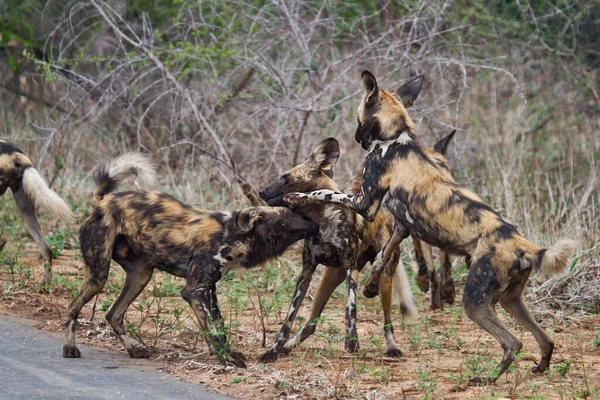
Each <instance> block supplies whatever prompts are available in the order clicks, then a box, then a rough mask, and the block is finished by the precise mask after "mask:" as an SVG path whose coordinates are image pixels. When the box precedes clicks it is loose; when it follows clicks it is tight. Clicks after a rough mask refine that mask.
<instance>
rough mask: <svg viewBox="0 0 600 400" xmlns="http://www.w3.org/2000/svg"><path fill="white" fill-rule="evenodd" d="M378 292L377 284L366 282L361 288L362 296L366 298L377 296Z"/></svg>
mask: <svg viewBox="0 0 600 400" xmlns="http://www.w3.org/2000/svg"><path fill="white" fill-rule="evenodd" d="M378 294H379V284H367V286H365V288H364V290H363V296H365V297H366V298H367V299H372V298H373V297H377V295H378Z"/></svg>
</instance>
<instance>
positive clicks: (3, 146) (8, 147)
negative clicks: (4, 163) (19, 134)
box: [0, 142, 24, 155]
mask: <svg viewBox="0 0 600 400" xmlns="http://www.w3.org/2000/svg"><path fill="white" fill-rule="evenodd" d="M14 153H21V154H24V153H23V151H22V150H21V149H20V148H18V147H17V146H15V145H14V144H12V143H10V142H0V155H2V154H7V155H10V154H14Z"/></svg>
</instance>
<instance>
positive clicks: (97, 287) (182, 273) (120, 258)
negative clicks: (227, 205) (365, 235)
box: [63, 153, 318, 367]
mask: <svg viewBox="0 0 600 400" xmlns="http://www.w3.org/2000/svg"><path fill="white" fill-rule="evenodd" d="M128 175H136V176H137V177H138V178H139V179H140V181H141V182H143V183H146V184H151V183H153V182H154V181H155V174H154V168H153V166H152V165H151V163H150V162H149V161H148V160H147V159H146V158H145V157H144V156H143V155H141V154H139V153H130V154H126V155H124V156H122V157H120V158H118V159H116V160H114V161H113V162H112V163H110V164H109V165H102V166H101V167H100V168H98V169H97V170H96V172H95V174H94V180H95V182H96V189H95V191H94V196H93V197H92V200H91V213H90V216H89V217H88V218H87V219H86V220H85V222H84V223H83V225H82V227H81V230H80V232H79V242H80V245H81V253H82V255H83V259H84V262H85V266H86V269H87V276H86V280H85V282H84V285H83V288H82V289H81V292H80V293H79V295H78V296H77V297H76V298H75V300H73V302H72V303H71V305H70V306H69V312H68V316H67V321H66V324H65V326H66V327H67V340H66V343H65V345H64V347H63V357H68V358H77V357H80V355H81V353H80V352H79V350H78V349H77V347H76V345H75V326H76V324H77V317H78V316H79V312H80V311H81V308H82V307H83V306H84V305H85V304H86V303H87V302H88V301H90V300H91V299H92V298H93V297H94V296H95V295H96V294H98V293H99V292H100V291H101V290H102V288H103V287H104V284H105V283H106V280H107V278H108V272H109V267H110V262H111V258H112V259H113V260H115V261H116V262H117V263H118V264H120V265H121V266H122V267H123V269H124V270H125V272H126V274H127V276H126V278H125V287H124V288H123V291H122V292H121V294H120V295H119V298H118V299H117V301H116V302H115V303H114V304H113V306H112V307H111V309H110V310H109V311H108V312H107V314H106V319H107V320H108V322H109V323H110V325H111V326H112V328H113V330H114V331H115V333H116V335H117V337H118V338H119V339H120V340H121V342H122V343H123V345H124V346H125V348H126V350H127V352H128V353H129V355H130V356H131V357H133V358H142V357H149V355H150V352H149V350H148V349H146V348H144V347H141V346H140V345H139V344H137V343H134V342H133V340H132V339H131V338H130V337H128V336H127V334H126V332H125V329H124V327H123V317H124V315H125V312H126V311H127V308H128V307H129V305H130V304H131V303H132V302H133V301H134V300H135V299H136V298H137V297H138V296H139V294H140V293H141V292H142V290H143V289H144V287H146V285H147V284H148V282H149V281H150V279H151V277H152V273H153V271H154V269H159V270H161V271H165V272H168V273H170V274H172V275H175V276H179V277H182V278H186V281H187V282H186V285H185V288H184V289H183V290H182V292H181V296H182V297H183V298H184V299H185V301H187V302H188V303H189V304H190V306H191V307H192V310H193V311H194V314H195V315H196V317H197V318H198V321H199V322H200V327H201V328H202V330H203V333H204V335H205V339H206V342H207V344H208V346H209V349H210V350H211V352H213V353H216V355H217V357H218V358H219V360H220V361H221V362H226V363H227V362H229V363H232V364H234V365H236V366H239V367H245V358H244V356H243V354H241V353H237V352H233V351H232V350H231V349H230V348H229V346H228V345H227V342H226V337H225V335H224V334H223V329H222V328H223V319H222V317H221V313H220V311H219V307H218V304H217V294H216V283H217V282H218V281H219V279H221V277H222V276H223V275H225V274H226V273H227V271H229V270H231V269H235V268H251V267H254V266H256V265H259V264H261V263H263V262H265V261H267V260H269V259H271V258H273V257H276V256H278V255H281V254H282V253H283V252H284V251H285V249H286V248H287V247H289V246H290V245H291V244H293V243H294V242H296V241H298V240H300V239H303V238H305V237H307V236H309V235H315V234H317V232H318V227H317V225H316V224H314V223H313V222H311V221H309V220H308V219H306V218H303V217H302V216H300V215H298V214H296V213H294V212H292V211H291V210H289V209H288V208H284V207H276V208H271V207H252V208H248V209H245V210H243V211H236V212H232V211H223V212H210V211H205V210H199V209H195V208H192V207H191V206H189V205H187V204H184V203H182V202H180V201H178V200H176V199H174V198H173V197H171V196H168V195H166V194H163V193H159V192H155V191H126V192H117V193H115V192H114V190H115V189H116V187H117V185H118V184H119V183H120V182H121V181H122V180H123V179H124V178H125V177H126V176H128Z"/></svg>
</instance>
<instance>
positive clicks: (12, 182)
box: [0, 140, 73, 282]
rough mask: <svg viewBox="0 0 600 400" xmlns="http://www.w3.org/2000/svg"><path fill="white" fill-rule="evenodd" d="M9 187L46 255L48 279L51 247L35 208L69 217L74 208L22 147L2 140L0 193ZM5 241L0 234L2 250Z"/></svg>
mask: <svg viewBox="0 0 600 400" xmlns="http://www.w3.org/2000/svg"><path fill="white" fill-rule="evenodd" d="M8 188H10V190H11V191H12V193H13V196H14V197H15V203H17V210H19V215H20V216H21V217H22V218H23V222H24V223H25V227H26V228H27V230H28V231H29V233H30V234H31V236H32V237H33V239H34V240H35V241H36V242H37V244H38V246H40V250H41V253H42V257H43V258H44V282H49V281H50V279H51V278H52V250H51V249H50V246H48V243H46V240H44V236H43V235H42V232H41V231H40V224H39V223H38V220H37V217H36V214H35V209H36V207H38V208H40V209H42V210H45V211H48V212H50V213H52V214H54V215H56V216H57V217H59V218H61V219H63V220H66V221H70V220H72V219H73V216H72V214H71V209H70V208H69V206H68V205H67V204H66V203H65V202H64V200H63V199H61V198H60V197H58V195H57V194H56V193H54V191H52V190H51V189H50V188H49V187H48V185H47V184H46V182H45V181H44V179H43V178H42V177H41V176H40V174H39V172H38V171H37V170H36V169H35V168H34V167H33V164H32V163H31V160H30V159H29V158H27V156H25V154H23V152H22V151H21V149H19V148H18V147H16V146H15V145H14V144H12V143H10V142H5V141H1V140H0V196H2V195H3V194H4V193H5V192H6V189H8ZM5 244H6V239H4V238H0V250H2V248H3V247H4V245H5Z"/></svg>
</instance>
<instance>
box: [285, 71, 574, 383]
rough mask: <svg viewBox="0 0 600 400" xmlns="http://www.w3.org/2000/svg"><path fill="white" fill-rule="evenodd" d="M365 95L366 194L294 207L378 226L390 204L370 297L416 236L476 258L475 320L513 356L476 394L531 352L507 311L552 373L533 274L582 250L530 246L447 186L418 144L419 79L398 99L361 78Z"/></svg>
mask: <svg viewBox="0 0 600 400" xmlns="http://www.w3.org/2000/svg"><path fill="white" fill-rule="evenodd" d="M361 79H362V84H363V89H364V96H363V100H362V102H361V103H360V105H359V107H358V128H357V129H356V133H355V139H356V141H357V142H358V143H360V144H361V146H362V147H363V148H364V149H365V150H368V151H369V154H368V156H367V159H366V162H365V169H364V174H363V180H362V188H361V192H360V193H359V194H357V195H348V194H343V193H336V192H333V191H331V190H320V191H315V192H311V193H291V194H287V195H286V196H284V198H283V200H284V201H285V202H286V203H288V204H289V205H290V206H291V207H299V206H304V205H307V204H311V203H319V202H326V203H333V204H340V205H343V206H344V207H347V208H349V209H351V210H354V211H355V212H357V213H359V214H360V215H362V216H363V217H364V218H366V219H367V220H369V221H372V220H373V219H374V218H375V216H376V215H377V212H378V210H379V208H380V207H381V204H382V203H383V201H384V200H385V201H386V205H387V207H388V209H389V210H390V211H391V212H392V214H393V215H394V217H395V220H396V227H395V230H394V234H393V236H392V238H391V239H390V241H389V242H388V243H387V245H386V246H385V248H384V250H383V251H382V252H380V253H379V255H378V257H377V258H378V259H377V260H376V262H375V265H374V266H373V268H372V270H371V276H370V280H369V282H368V284H367V287H366V289H365V294H366V295H369V297H371V296H374V295H376V294H377V290H378V286H379V277H380V275H381V270H382V269H383V265H385V262H386V260H387V259H388V258H389V257H390V256H391V254H392V253H393V249H395V248H396V247H397V246H398V245H399V244H400V242H402V240H404V239H405V238H406V237H408V236H409V235H410V234H414V235H415V236H417V237H418V238H419V239H421V240H423V241H424V242H427V243H429V244H431V245H434V246H436V247H439V248H441V249H442V250H444V251H446V252H448V253H451V254H456V255H459V256H465V257H467V260H468V262H469V264H470V271H469V275H468V278H467V283H466V285H465V288H464V292H463V305H464V308H465V311H466V314H467V316H468V317H469V318H470V319H471V320H473V321H474V322H475V323H477V324H478V325H479V326H480V327H481V328H483V329H484V330H486V331H487V332H488V333H490V334H491V335H492V336H493V337H494V338H495V339H496V340H497V341H498V342H500V344H501V346H502V349H503V350H504V354H503V357H502V360H501V361H500V363H499V365H498V366H497V368H496V370H495V373H494V374H491V375H490V376H488V377H482V376H476V377H473V378H471V379H470V380H469V384H470V385H484V384H490V383H493V382H495V381H496V380H497V379H498V377H499V376H501V375H502V374H503V373H504V372H505V371H506V370H507V369H508V367H509V366H510V365H511V363H512V362H513V360H514V358H515V356H516V355H517V354H518V353H519V351H520V350H521V348H522V346H523V344H522V343H521V341H520V340H519V339H518V338H517V337H515V336H514V335H513V334H511V333H510V332H509V331H508V330H507V329H506V328H505V327H504V325H503V324H502V323H501V322H500V320H499V319H498V316H497V314H496V309H495V305H496V303H498V302H499V303H500V305H501V306H502V307H503V308H504V309H505V310H506V311H508V312H509V313H510V314H511V315H512V316H513V318H515V319H516V320H517V321H518V322H519V323H521V324H522V325H523V326H524V327H525V328H526V329H527V330H528V331H529V332H531V333H532V334H533V336H534V337H535V339H536V341H537V342H538V344H539V346H540V349H541V352H542V355H541V359H540V361H539V363H538V365H537V366H536V367H535V368H533V370H532V372H534V373H541V372H544V371H546V370H547V369H548V367H549V365H550V359H551V357H552V353H553V351H554V341H553V340H552V339H551V338H550V337H549V336H548V335H547V334H546V333H545V332H544V330H543V329H542V328H541V327H540V326H539V325H538V323H537V322H536V321H535V319H534V318H533V317H532V316H531V314H530V312H529V310H528V309H527V307H526V306H525V303H524V300H523V292H524V290H525V287H526V284H527V281H528V279H529V275H530V274H531V272H532V271H536V272H539V273H540V275H541V276H542V278H548V277H551V276H556V275H558V274H561V273H563V272H564V271H566V269H567V268H568V260H569V258H570V257H571V256H572V255H573V254H574V252H575V251H576V248H577V242H576V241H574V240H571V239H562V240H559V241H558V242H556V243H555V244H554V245H553V246H551V247H549V248H547V249H544V248H540V247H538V246H536V245H534V244H533V243H531V242H529V241H528V240H526V239H525V238H524V237H522V236H521V235H520V234H519V232H518V231H517V229H516V227H515V226H514V225H513V224H511V223H510V222H508V221H506V220H505V219H504V218H503V217H502V215H501V214H500V213H499V212H497V211H496V210H494V209H493V208H492V207H490V206H489V205H488V204H486V203H485V202H484V201H483V200H482V199H481V198H479V197H478V196H477V195H476V194H474V193H473V192H471V191H470V190H468V189H466V188H464V187H463V186H461V185H458V184H456V183H455V182H453V181H451V180H449V179H447V178H445V177H444V174H443V173H442V171H441V170H440V168H439V166H438V165H437V164H436V163H435V162H434V161H433V160H432V159H431V157H429V156H428V155H427V154H426V152H425V151H424V149H423V147H422V146H421V144H420V143H419V140H418V137H417V135H416V128H415V124H414V123H413V121H412V119H411V118H410V116H409V115H408V113H407V112H406V108H407V107H408V106H410V105H412V103H413V102H414V101H415V100H416V98H417V96H418V93H419V91H420V89H421V85H422V83H423V77H417V78H416V79H414V80H412V81H411V82H409V83H407V84H406V85H404V86H402V87H401V88H400V90H398V91H396V92H387V91H384V90H380V89H379V87H378V85H377V80H376V79H375V76H374V75H373V74H372V73H370V72H368V71H365V72H363V73H362V75H361Z"/></svg>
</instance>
